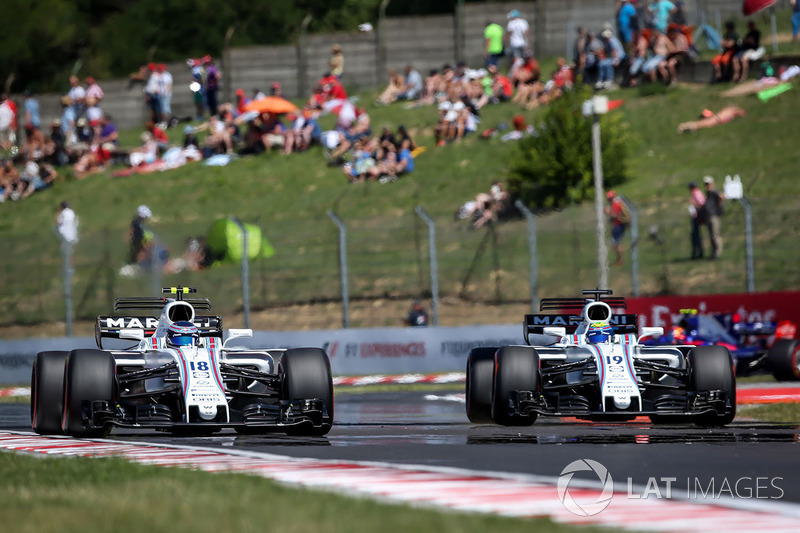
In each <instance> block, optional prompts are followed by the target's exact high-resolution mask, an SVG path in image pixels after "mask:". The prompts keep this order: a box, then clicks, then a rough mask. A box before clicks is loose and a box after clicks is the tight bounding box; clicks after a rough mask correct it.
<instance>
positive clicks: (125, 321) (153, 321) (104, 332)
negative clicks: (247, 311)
mask: <svg viewBox="0 0 800 533" xmlns="http://www.w3.org/2000/svg"><path fill="white" fill-rule="evenodd" d="M193 322H194V325H195V326H197V330H198V333H199V334H200V336H201V337H222V317H221V316H195V317H194V321H193ZM157 327H158V318H157V317H153V316H99V317H97V322H96V323H95V325H94V338H95V342H96V343H97V347H98V348H100V349H101V350H102V349H103V339H120V338H122V337H121V336H120V331H121V330H123V329H141V330H143V331H144V334H145V336H148V335H153V333H155V331H156V328H157Z"/></svg>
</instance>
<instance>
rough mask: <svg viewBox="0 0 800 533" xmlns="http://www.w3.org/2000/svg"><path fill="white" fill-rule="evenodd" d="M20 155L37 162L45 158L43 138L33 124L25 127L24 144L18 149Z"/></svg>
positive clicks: (42, 134)
mask: <svg viewBox="0 0 800 533" xmlns="http://www.w3.org/2000/svg"><path fill="white" fill-rule="evenodd" d="M19 153H20V155H21V156H22V157H23V158H25V159H28V160H35V161H38V160H39V159H42V158H43V157H44V156H45V138H44V133H42V132H41V131H40V130H39V128H37V127H36V126H34V125H33V124H26V125H25V142H24V143H23V145H22V146H21V147H20V150H19Z"/></svg>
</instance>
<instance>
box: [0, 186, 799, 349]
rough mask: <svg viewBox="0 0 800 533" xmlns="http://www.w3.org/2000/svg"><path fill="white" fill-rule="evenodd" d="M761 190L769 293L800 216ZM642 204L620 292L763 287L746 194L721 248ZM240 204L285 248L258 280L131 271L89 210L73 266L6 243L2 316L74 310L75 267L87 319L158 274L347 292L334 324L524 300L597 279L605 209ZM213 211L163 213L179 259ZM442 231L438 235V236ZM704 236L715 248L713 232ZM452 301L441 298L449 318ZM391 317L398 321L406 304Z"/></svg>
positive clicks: (221, 294)
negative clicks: (362, 211) (495, 215)
mask: <svg viewBox="0 0 800 533" xmlns="http://www.w3.org/2000/svg"><path fill="white" fill-rule="evenodd" d="M390 186H391V185H387V187H390ZM750 203H751V207H752V221H753V230H752V231H753V242H754V255H753V257H752V263H753V269H752V288H753V289H754V290H756V291H759V292H763V291H771V290H779V289H783V288H786V287H792V286H795V287H796V286H800V261H797V260H791V261H789V260H787V257H788V256H790V255H791V252H788V256H787V247H790V246H791V245H790V244H789V243H791V242H795V241H796V239H797V229H796V228H795V227H794V226H793V225H792V224H791V223H790V221H796V210H795V209H793V208H791V206H786V207H776V202H775V201H774V199H770V198H757V199H751V200H750ZM423 207H424V206H423ZM636 209H637V214H638V217H637V218H638V221H639V226H638V230H639V231H638V233H639V239H638V242H637V243H636V246H635V248H636V251H637V253H638V260H637V263H638V264H637V265H636V266H637V267H638V270H634V265H633V264H632V260H631V253H630V252H631V249H632V244H633V243H632V242H631V238H630V237H631V234H632V233H633V232H632V231H630V230H629V231H628V233H627V234H626V236H625V238H624V241H623V246H624V249H625V253H626V257H625V260H624V263H623V264H622V265H620V266H611V267H610V274H609V285H610V287H611V288H612V289H613V290H614V291H615V293H617V294H621V295H632V294H633V289H634V281H635V279H634V273H635V275H636V279H638V283H639V285H640V293H641V295H642V296H645V295H657V294H692V293H694V294H699V293H705V294H708V293H729V292H745V291H747V290H749V289H750V288H751V287H750V279H749V276H748V273H747V257H746V253H745V213H744V210H743V208H742V206H741V204H739V203H738V202H734V201H729V202H726V212H725V215H724V216H723V218H722V235H723V239H724V253H723V256H722V258H721V259H719V260H716V261H712V260H708V259H706V260H697V261H690V260H689V256H690V251H691V250H690V238H689V234H690V222H689V215H688V212H687V211H686V210H685V206H683V205H681V206H680V209H677V208H676V206H675V204H674V203H670V204H661V203H650V204H639V205H636ZM78 214H79V215H80V213H78ZM238 215H239V218H240V219H241V220H242V221H243V222H245V223H252V224H255V225H257V226H259V227H260V228H261V231H262V234H263V235H264V236H265V237H266V238H267V239H269V241H270V242H271V244H272V246H273V247H274V248H275V255H274V256H272V257H269V258H263V257H260V258H258V259H255V260H252V261H250V262H249V263H248V266H249V272H248V276H247V280H248V281H247V286H248V288H247V289H246V290H243V289H245V288H244V287H243V279H242V267H241V265H240V264H230V263H228V264H218V265H215V266H213V267H212V268H210V269H208V270H203V271H182V272H179V273H164V272H161V271H158V272H155V273H153V272H148V271H142V272H139V273H138V274H136V275H130V274H131V273H130V272H128V270H130V269H126V268H124V267H125V263H126V258H127V254H128V251H127V244H126V242H125V235H126V233H127V229H128V226H127V224H126V223H125V222H124V221H121V222H120V223H119V224H117V225H109V226H106V227H91V226H89V225H88V224H87V223H86V222H85V221H82V224H81V228H80V229H81V235H80V239H81V240H80V242H79V243H78V244H77V245H76V246H75V247H74V256H73V258H72V268H71V269H64V267H63V262H62V256H61V254H60V252H59V242H58V239H57V237H56V236H55V235H53V237H52V238H51V239H40V238H34V236H33V234H25V232H24V231H21V232H19V233H17V234H15V235H13V236H9V238H8V242H4V246H5V249H6V250H11V251H12V253H5V254H0V276H2V279H3V280H5V282H4V283H3V284H2V286H0V324H11V323H32V324H36V323H42V322H47V323H53V322H59V321H64V320H65V315H66V310H67V305H66V302H65V298H64V295H65V291H64V279H65V277H66V274H70V275H71V278H72V286H71V289H72V290H71V295H72V297H71V299H72V306H71V309H72V313H73V316H74V317H75V319H77V320H87V319H89V320H91V319H93V318H94V317H96V316H97V315H100V314H108V313H109V312H110V311H111V309H112V306H113V300H114V298H117V297H121V296H144V295H153V296H155V295H157V294H158V291H157V289H158V287H160V286H168V285H176V284H181V285H184V286H192V287H197V288H198V289H199V292H200V294H201V295H202V296H204V297H208V298H210V299H211V301H212V303H213V304H214V312H215V313H218V314H222V315H223V316H224V315H227V314H230V313H234V312H241V311H242V310H243V309H244V308H245V307H251V308H252V309H254V310H258V309H266V308H275V307H282V306H287V305H290V304H296V303H315V302H317V303H323V302H327V303H331V302H335V303H340V304H344V305H343V306H342V309H343V311H342V314H341V315H338V316H336V315H334V316H331V319H330V327H339V326H340V325H342V324H343V319H346V318H347V316H346V313H347V311H346V304H347V303H348V300H379V299H395V300H407V299H410V298H420V299H424V300H426V303H428V304H429V303H431V301H430V300H431V298H432V296H434V295H436V297H437V299H445V298H448V299H453V300H456V301H457V300H458V299H461V300H463V301H471V302H482V303H486V304H505V303H525V302H531V301H532V300H535V299H536V297H537V290H536V287H537V286H538V297H543V296H564V295H569V294H578V293H579V291H580V290H581V289H585V288H590V287H595V286H596V284H597V243H596V239H595V234H594V226H595V224H594V214H593V211H592V207H591V206H590V205H588V204H585V205H583V206H577V207H571V208H568V209H565V210H564V211H562V212H560V213H557V214H541V215H538V216H535V217H534V218H535V223H534V224H531V223H530V222H528V221H526V219H525V218H524V217H523V216H522V215H521V214H520V216H519V218H514V219H512V220H508V221H503V222H501V223H499V224H495V225H490V226H488V227H484V228H479V229H474V228H473V227H472V224H471V223H470V221H468V220H456V219H455V218H454V216H453V214H452V213H432V214H430V219H431V221H432V223H433V226H432V227H433V228H434V229H435V231H434V232H431V226H429V225H428V224H427V222H426V220H425V219H424V218H423V217H422V216H420V214H419V213H417V212H415V211H414V209H408V210H406V211H400V210H398V211H397V212H396V213H392V216H386V215H385V214H382V215H380V216H377V215H376V216H374V217H358V218H355V217H350V216H348V213H347V212H345V211H343V210H339V211H338V212H337V213H336V215H337V216H338V217H339V218H340V219H341V221H342V223H343V225H344V227H345V228H346V239H345V240H342V239H341V234H340V229H339V227H338V226H337V225H336V224H334V223H333V222H332V220H331V219H330V218H329V217H327V216H326V215H325V214H324V213H323V214H320V215H315V216H316V218H315V219H313V220H309V219H308V218H307V217H306V218H304V219H300V218H291V219H290V218H287V217H274V218H270V219H267V218H265V217H262V216H260V215H259V214H249V215H248V214H241V213H240V214H238ZM212 222H213V220H207V221H204V220H194V221H186V220H177V219H176V220H168V219H163V220H159V221H157V222H155V223H153V224H151V225H150V227H149V229H151V230H152V231H153V232H154V233H155V235H156V236H157V239H158V240H159V242H160V243H162V244H163V246H164V247H165V248H167V249H169V250H170V252H171V257H172V258H175V257H179V256H180V255H181V253H182V252H183V250H184V248H185V245H186V239H187V238H189V237H194V236H197V235H199V234H202V233H204V228H207V227H208V226H210V225H211V223H212ZM795 226H796V224H795ZM531 231H533V232H534V233H533V234H531ZM432 234H433V237H434V241H435V242H432V241H431V235H432ZM703 239H704V241H705V245H706V254H707V255H708V254H709V252H710V247H709V245H708V244H709V243H708V234H707V232H705V231H704V233H703ZM342 243H343V244H344V246H345V247H346V263H344V265H346V278H345V279H346V283H347V288H348V290H347V296H346V298H344V299H343V297H342V294H343V291H342V288H343V283H342V280H343V277H342V270H341V269H342V267H343V263H342V257H343V255H342V254H341V251H342V248H341V246H342ZM531 243H533V245H534V247H535V253H534V255H531V249H532V248H531ZM431 251H433V252H434V253H435V257H432V254H431ZM795 255H796V254H795ZM431 259H435V260H433V261H432V260H431ZM612 259H613V258H612ZM534 270H535V272H534ZM532 273H534V274H535V275H532ZM709 279H714V282H713V283H710V282H708V281H707V280H709ZM532 289H534V290H532ZM245 295H246V296H247V298H245ZM245 300H249V302H247V301H245ZM429 308H430V307H429ZM449 308H451V307H440V308H439V311H438V314H439V315H440V316H439V318H440V319H441V318H442V317H441V314H442V313H447V312H448V309H449ZM487 312H490V311H487ZM385 320H386V319H385V317H381V316H380V315H379V314H377V313H376V314H375V315H374V316H369V317H366V318H362V319H359V320H358V321H353V320H350V321H349V323H347V324H346V326H348V327H383V326H387V325H390V324H389V323H387V322H385ZM393 320H394V322H393V323H394V324H396V317H394V318H393ZM297 327H302V324H298V326H297ZM48 333H49V334H61V333H63V331H53V332H48Z"/></svg>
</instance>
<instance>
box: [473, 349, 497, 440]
mask: <svg viewBox="0 0 800 533" xmlns="http://www.w3.org/2000/svg"><path fill="white" fill-rule="evenodd" d="M495 352H497V348H474V349H473V350H471V351H470V352H469V357H467V387H466V392H467V394H466V396H467V418H469V421H470V422H472V423H473V424H491V423H492V382H493V381H494V354H495Z"/></svg>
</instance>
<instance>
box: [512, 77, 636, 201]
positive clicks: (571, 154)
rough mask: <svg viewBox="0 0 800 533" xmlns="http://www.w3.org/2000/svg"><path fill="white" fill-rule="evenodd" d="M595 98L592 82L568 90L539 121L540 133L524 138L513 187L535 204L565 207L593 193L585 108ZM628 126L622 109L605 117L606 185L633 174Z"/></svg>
mask: <svg viewBox="0 0 800 533" xmlns="http://www.w3.org/2000/svg"><path fill="white" fill-rule="evenodd" d="M589 98H591V90H590V89H589V87H588V86H586V85H579V86H578V87H576V88H575V89H574V90H573V91H569V92H566V93H564V95H563V96H562V97H561V98H559V99H557V100H555V101H554V102H552V103H551V104H550V105H549V106H548V107H547V108H546V110H545V112H544V113H543V114H542V115H541V116H540V118H539V120H537V121H536V122H535V123H534V127H535V128H536V135H533V136H530V137H525V138H524V139H522V140H521V141H520V142H519V149H518V150H517V151H516V152H515V153H514V154H513V155H512V159H511V165H510V179H509V187H510V188H511V191H512V193H514V194H515V196H517V197H518V198H520V199H521V200H522V201H523V202H524V203H525V204H526V205H528V206H529V207H531V208H534V209H538V210H542V209H544V210H548V209H559V208H562V207H565V206H567V205H569V204H573V203H580V202H582V201H583V200H585V199H587V198H590V197H591V196H592V195H593V193H594V172H593V163H592V120H591V119H590V118H586V117H584V116H583V114H582V113H581V106H582V104H583V102H584V101H585V100H588V99H589ZM625 129H626V128H625V125H624V124H623V122H622V117H621V115H620V114H619V113H614V112H613V111H612V112H611V113H609V114H606V115H603V116H602V117H601V118H600V131H601V134H600V139H601V145H602V159H603V178H604V185H605V187H606V188H610V187H614V186H616V185H618V184H620V183H623V182H624V181H626V180H627V179H628V178H627V176H626V168H627V166H626V163H627V157H628V152H627V147H626V144H625V142H626V132H625Z"/></svg>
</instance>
